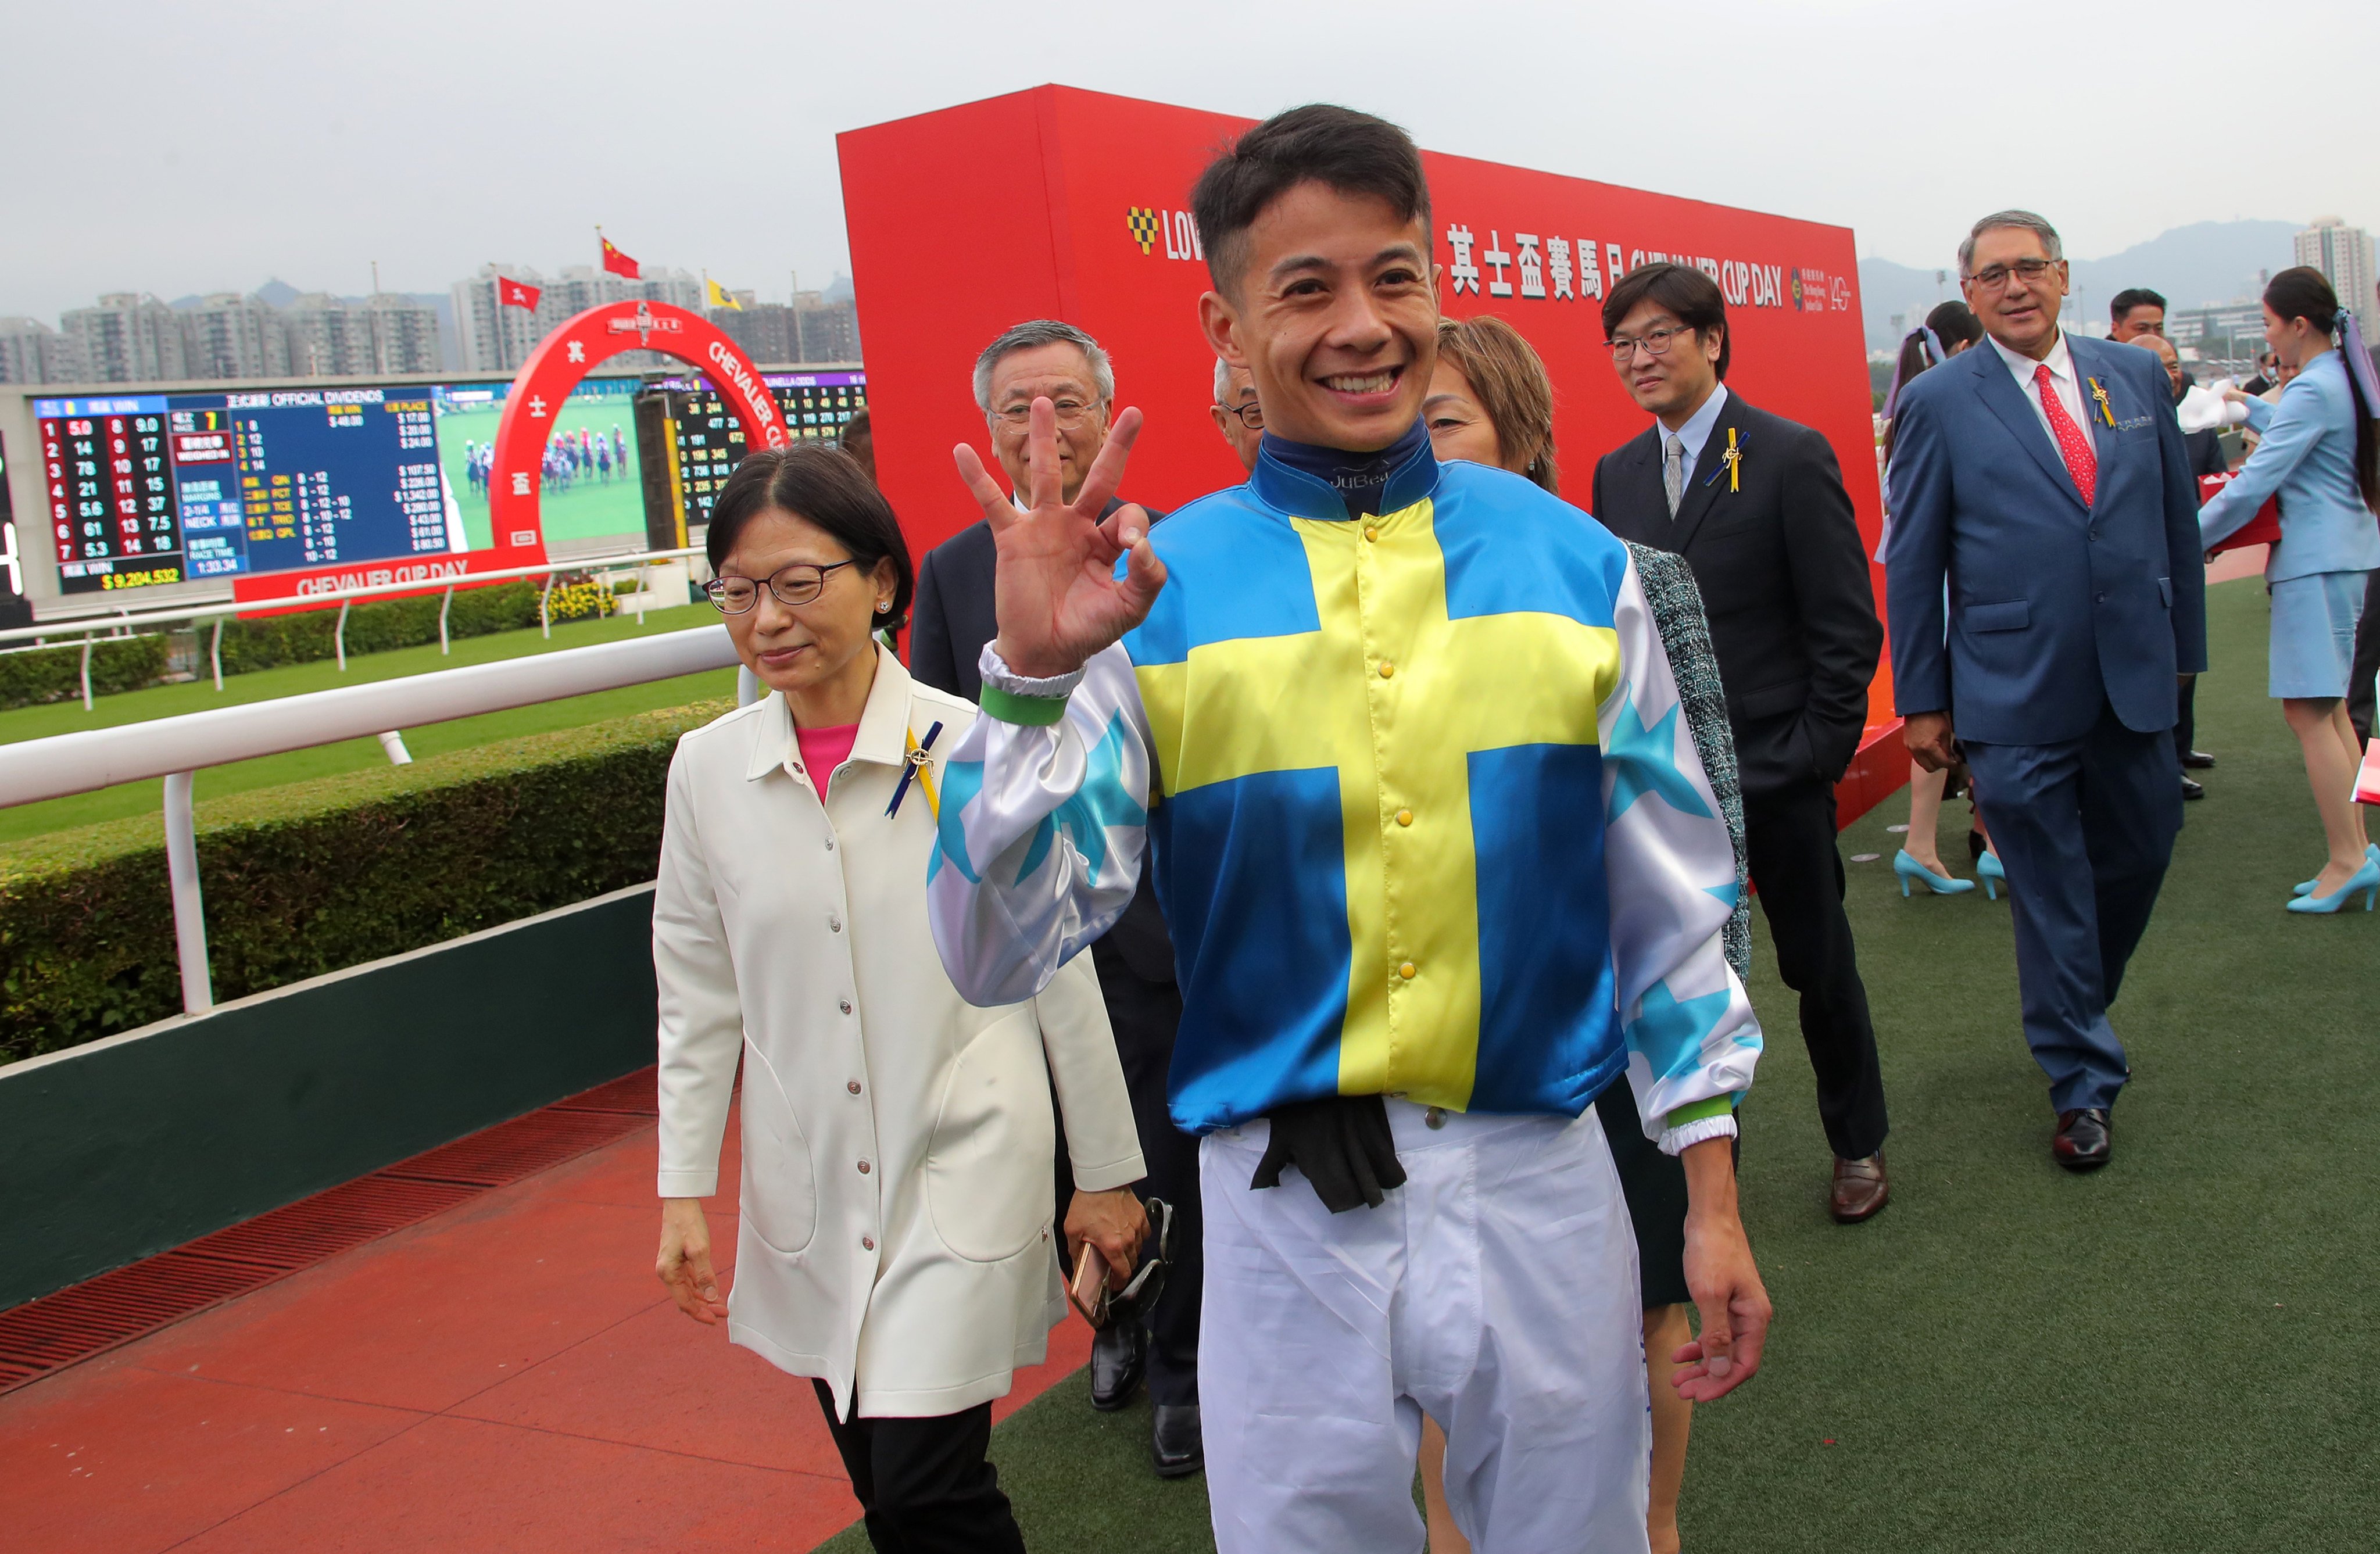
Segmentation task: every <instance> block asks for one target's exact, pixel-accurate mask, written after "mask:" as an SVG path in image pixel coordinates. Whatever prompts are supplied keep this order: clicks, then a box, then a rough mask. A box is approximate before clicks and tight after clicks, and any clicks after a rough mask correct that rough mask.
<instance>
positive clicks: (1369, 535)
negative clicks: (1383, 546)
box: [1364, 524, 1380, 540]
mask: <svg viewBox="0 0 2380 1554" xmlns="http://www.w3.org/2000/svg"><path fill="white" fill-rule="evenodd" d="M1379 537H1380V531H1379V530H1378V529H1377V528H1373V527H1372V526H1371V525H1369V524H1366V525H1365V526H1364V538H1365V539H1366V540H1378V538H1379Z"/></svg>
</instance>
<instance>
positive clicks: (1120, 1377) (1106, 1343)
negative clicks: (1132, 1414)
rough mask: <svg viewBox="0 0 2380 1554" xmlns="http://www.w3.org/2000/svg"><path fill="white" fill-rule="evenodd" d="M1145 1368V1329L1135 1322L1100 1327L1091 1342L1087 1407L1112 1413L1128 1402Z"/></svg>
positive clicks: (1146, 1346)
mask: <svg viewBox="0 0 2380 1554" xmlns="http://www.w3.org/2000/svg"><path fill="white" fill-rule="evenodd" d="M1147 1369H1148V1329H1147V1328H1144V1327H1142V1326H1141V1325H1140V1324H1139V1323H1137V1322H1116V1323H1113V1324H1111V1325H1110V1326H1108V1327H1105V1328H1101V1329H1099V1334H1098V1336H1096V1337H1094V1338H1093V1339H1092V1340H1091V1406H1092V1407H1093V1408H1096V1409H1098V1410H1099V1412H1100V1413H1102V1414H1112V1413H1114V1412H1115V1411H1116V1410H1117V1409H1119V1408H1122V1407H1123V1405H1124V1404H1126V1403H1128V1402H1132V1394H1133V1393H1134V1392H1135V1390H1137V1389H1138V1388H1139V1386H1140V1378H1141V1374H1142V1373H1143V1372H1144V1371H1146V1370H1147Z"/></svg>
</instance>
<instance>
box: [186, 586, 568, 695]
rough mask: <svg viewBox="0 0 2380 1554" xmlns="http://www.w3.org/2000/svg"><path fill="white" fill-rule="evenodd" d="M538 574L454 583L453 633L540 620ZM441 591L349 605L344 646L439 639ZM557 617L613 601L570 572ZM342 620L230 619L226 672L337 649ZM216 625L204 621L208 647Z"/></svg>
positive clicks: (483, 633) (314, 613) (557, 597)
mask: <svg viewBox="0 0 2380 1554" xmlns="http://www.w3.org/2000/svg"><path fill="white" fill-rule="evenodd" d="M540 591H541V585H540V583H539V582H537V581H534V580H531V581H526V582H518V583H497V584H493V585H491V586H489V587H486V588H476V589H455V603H454V606H453V608H452V609H450V610H449V611H448V613H447V616H446V635H447V636H448V637H487V636H490V635H492V634H493V633H495V632H499V631H519V630H521V629H523V628H524V627H528V626H533V625H537V624H538V623H537V603H538V595H539V593H540ZM442 597H443V596H441V595H438V594H429V595H426V596H423V597H420V598H414V599H389V600H382V601H378V602H375V603H367V604H356V605H351V606H349V607H348V610H347V651H348V652H349V653H350V654H354V653H380V652H386V651H388V650H390V649H392V648H418V647H420V646H421V645H422V644H423V643H426V642H435V641H437V640H438V607H439V603H440V601H441V599H442ZM552 609H553V618H554V619H555V620H557V621H575V620H579V619H582V618H584V617H587V616H590V615H608V614H610V613H612V601H611V598H610V596H609V595H608V594H607V593H606V592H604V590H602V589H599V588H597V587H595V585H593V584H592V583H589V582H587V581H585V580H583V579H582V580H569V579H568V578H567V575H565V577H563V578H557V579H556V580H555V583H554V589H553V604H552ZM338 625H339V613H338V611H337V610H335V609H330V610H306V611H299V612H297V613H291V614H286V615H267V616H264V617H262V618H261V619H257V620H247V621H226V622H225V623H224V634H223V669H224V673H225V674H248V673H249V671H251V670H257V669H272V668H275V667H277V666H279V665H281V664H285V663H312V662H318V661H320V660H322V659H327V658H335V657H337V656H338V647H337V644H336V643H335V642H334V640H333V638H334V635H335V634H336V632H337V629H338ZM212 630H213V627H212V626H208V625H201V626H200V637H199V646H200V651H201V652H204V651H205V650H206V649H207V646H208V637H209V634H210V633H211V632H212Z"/></svg>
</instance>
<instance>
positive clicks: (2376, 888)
mask: <svg viewBox="0 0 2380 1554" xmlns="http://www.w3.org/2000/svg"><path fill="white" fill-rule="evenodd" d="M2359 891H2360V892H2362V895H2363V910H2365V911H2366V912H2369V911H2371V910H2372V904H2373V902H2374V899H2375V898H2380V858H2375V857H2369V856H2367V857H2366V858H2364V860H2363V867H2362V868H2359V869H2357V870H2356V871H2355V872H2354V873H2353V874H2352V875H2350V877H2349V878H2348V881H2347V883H2346V884H2344V885H2341V886H2339V887H2338V890H2336V891H2333V892H2331V893H2330V894H2328V895H2313V894H2311V893H2309V894H2306V895H2301V896H2299V897H2297V898H2296V899H2295V900H2293V901H2291V902H2290V903H2289V910H2290V911H2292V912H2325V913H2326V912H2337V911H2339V910H2341V909H2342V908H2344V907H2345V906H2346V905H2347V904H2348V901H2349V900H2350V898H2352V897H2353V896H2354V895H2355V894H2356V892H2359Z"/></svg>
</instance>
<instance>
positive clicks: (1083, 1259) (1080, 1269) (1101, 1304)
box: [1066, 1242, 1108, 1328]
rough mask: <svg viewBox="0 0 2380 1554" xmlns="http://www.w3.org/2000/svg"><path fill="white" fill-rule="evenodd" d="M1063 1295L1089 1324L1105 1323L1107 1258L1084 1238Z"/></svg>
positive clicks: (1101, 1325)
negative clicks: (1073, 1273) (1072, 1278)
mask: <svg viewBox="0 0 2380 1554" xmlns="http://www.w3.org/2000/svg"><path fill="white" fill-rule="evenodd" d="M1066 1298H1067V1299H1068V1300H1070V1301H1072V1302H1074V1303H1075V1310H1077V1311H1079V1312H1081V1313H1082V1314H1083V1320H1084V1321H1086V1322H1088V1323H1089V1324H1090V1325H1091V1326H1092V1327H1094V1328H1104V1327H1106V1326H1107V1325H1108V1260H1107V1259H1106V1258H1105V1257H1101V1256H1099V1248H1098V1247H1096V1246H1094V1245H1092V1244H1090V1243H1089V1242H1085V1243H1083V1244H1082V1249H1081V1250H1080V1251H1079V1252H1077V1253H1076V1254H1075V1278H1074V1281H1073V1282H1072V1283H1070V1284H1068V1285H1067V1286H1066Z"/></svg>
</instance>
